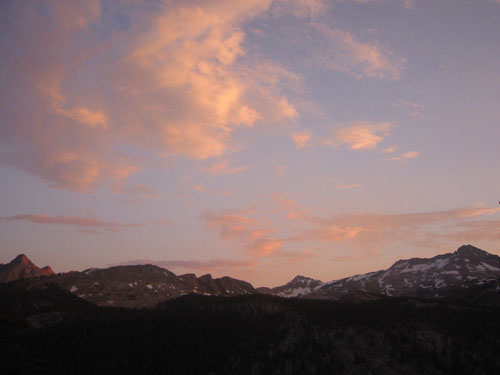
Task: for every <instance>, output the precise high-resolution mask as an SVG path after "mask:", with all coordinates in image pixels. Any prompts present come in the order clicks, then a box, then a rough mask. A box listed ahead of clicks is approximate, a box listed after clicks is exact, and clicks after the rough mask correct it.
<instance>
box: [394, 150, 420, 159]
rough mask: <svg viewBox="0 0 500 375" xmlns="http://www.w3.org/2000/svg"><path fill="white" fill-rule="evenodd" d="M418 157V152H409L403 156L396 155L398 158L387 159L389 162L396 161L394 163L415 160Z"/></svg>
mask: <svg viewBox="0 0 500 375" xmlns="http://www.w3.org/2000/svg"><path fill="white" fill-rule="evenodd" d="M419 156H420V152H419V151H409V152H405V153H404V154H401V155H398V156H392V157H390V158H389V160H396V161H404V160H408V159H415V158H418V157H419Z"/></svg>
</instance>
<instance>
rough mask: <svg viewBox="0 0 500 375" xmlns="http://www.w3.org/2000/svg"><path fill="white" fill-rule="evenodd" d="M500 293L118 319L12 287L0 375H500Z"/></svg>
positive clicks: (249, 305) (218, 300) (246, 305)
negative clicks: (113, 374)
mask: <svg viewBox="0 0 500 375" xmlns="http://www.w3.org/2000/svg"><path fill="white" fill-rule="evenodd" d="M495 288H496V286H494V285H492V286H490V287H487V286H483V287H481V288H478V289H477V290H468V291H467V293H465V294H462V295H457V296H455V297H450V298H445V299H440V300H422V299H416V298H393V297H383V296H375V295H370V296H365V297H370V298H361V297H362V296H359V295H357V296H353V298H352V300H349V299H348V298H346V299H345V300H344V301H343V302H341V301H321V300H307V299H284V298H279V297H275V296H265V295H241V296H235V297H209V296H200V295H186V296H183V297H180V298H177V299H174V300H169V301H166V302H164V303H161V304H159V305H157V306H156V307H154V308H150V309H121V308H113V307H99V306H96V305H93V304H91V303H89V302H87V301H84V300H82V299H80V298H78V297H76V296H74V295H72V294H71V293H69V292H67V291H64V290H61V289H59V288H57V287H55V286H53V287H47V288H44V289H31V290H29V289H26V288H23V287H22V285H20V284H16V283H10V284H5V285H1V286H0V330H1V335H0V340H1V341H0V342H1V344H0V345H1V348H0V349H1V351H2V353H3V356H2V357H3V359H2V360H1V361H0V373H2V374H16V373H39V374H42V373H71V374H95V373H106V374H110V373H120V372H123V373H137V374H175V375H181V374H252V375H254V374H255V375H256V374H265V375H271V374H410V375H411V374H498V373H500V356H498V353H500V304H499V298H498V296H499V294H498V293H497V291H495ZM365 299H368V301H364V300H365ZM360 301H361V302H360Z"/></svg>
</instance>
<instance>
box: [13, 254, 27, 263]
mask: <svg viewBox="0 0 500 375" xmlns="http://www.w3.org/2000/svg"><path fill="white" fill-rule="evenodd" d="M10 263H23V264H29V263H32V262H31V260H30V259H29V258H28V257H27V256H26V255H25V254H19V255H18V256H17V257H15V258H14V259H12V261H11V262H10Z"/></svg>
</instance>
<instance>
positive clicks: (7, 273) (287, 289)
mask: <svg viewBox="0 0 500 375" xmlns="http://www.w3.org/2000/svg"><path fill="white" fill-rule="evenodd" d="M499 276H500V257H499V256H497V255H493V254H490V253H488V252H486V251H483V250H480V249H478V248H476V247H474V246H471V245H464V246H461V247H460V248H459V249H458V250H456V251H455V252H453V253H447V254H442V255H437V256H435V257H432V258H412V259H407V260H399V261H397V262H396V263H394V264H393V265H392V266H391V267H389V268H388V269H386V270H380V271H376V272H370V273H367V274H362V275H355V276H351V277H347V278H344V279H340V280H333V281H329V282H322V281H320V280H315V279H311V278H308V277H304V276H300V275H299V276H296V277H295V278H294V279H293V280H291V281H290V282H288V283H287V284H285V285H282V286H278V287H274V288H265V287H263V288H254V287H253V286H252V285H251V284H250V283H248V282H246V281H243V280H237V279H234V278H231V277H228V276H225V277H221V278H213V277H212V276H211V275H209V274H207V275H203V276H200V277H196V275H194V274H184V275H179V276H177V275H176V274H174V273H173V272H171V271H169V270H167V269H165V268H161V267H158V266H154V265H129V266H115V267H110V268H106V269H96V268H91V269H88V270H85V271H82V272H77V271H72V272H67V273H59V274H55V273H54V272H53V271H52V269H51V268H50V267H49V266H46V267H44V268H39V267H38V266H36V265H35V264H33V263H32V262H31V261H30V260H29V259H28V257H27V256H26V255H22V254H21V255H19V256H17V257H16V258H15V259H14V260H12V261H11V262H10V263H8V264H1V265H0V282H9V281H15V280H23V281H21V282H22V283H26V286H28V287H35V288H42V287H44V286H46V285H48V284H56V285H57V286H59V287H60V288H62V289H65V290H68V291H70V292H71V293H73V294H75V295H77V296H79V297H81V298H83V299H86V300H88V301H90V302H93V303H96V304H98V305H103V306H121V307H147V306H153V305H156V304H157V303H159V302H162V301H164V300H168V299H173V298H176V297H179V296H182V295H185V294H190V293H195V294H200V295H210V296H236V295H245V294H269V295H275V296H280V297H300V298H312V299H333V300H341V299H345V298H353V296H356V297H355V298H361V299H370V298H376V297H374V296H377V295H379V296H398V297H401V296H408V297H424V298H440V297H446V296H449V295H450V293H454V292H456V291H457V290H461V289H467V288H471V287H474V286H479V285H485V284H491V283H492V282H495V281H496V280H497V278H498V277H499ZM496 288H498V287H496Z"/></svg>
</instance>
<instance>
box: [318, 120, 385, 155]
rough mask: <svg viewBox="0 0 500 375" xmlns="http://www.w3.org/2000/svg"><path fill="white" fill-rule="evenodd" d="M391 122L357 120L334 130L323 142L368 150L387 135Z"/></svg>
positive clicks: (335, 145)
mask: <svg viewBox="0 0 500 375" xmlns="http://www.w3.org/2000/svg"><path fill="white" fill-rule="evenodd" d="M392 128H393V124H392V123H390V122H378V123H370V122H367V121H359V122H356V123H354V124H352V125H350V126H346V127H343V128H340V129H337V130H334V131H333V132H332V133H331V135H330V137H328V138H326V139H325V140H324V141H323V143H324V144H326V145H329V146H334V147H338V146H340V145H344V144H345V145H347V146H348V147H349V148H351V149H352V150H370V149H373V148H375V147H376V146H377V145H378V144H379V143H380V142H382V140H383V139H384V137H386V136H388V135H389V133H390V130H391V129H392Z"/></svg>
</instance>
